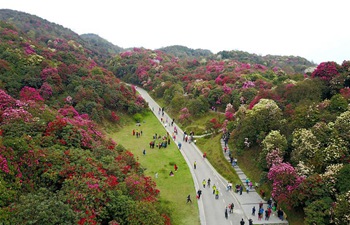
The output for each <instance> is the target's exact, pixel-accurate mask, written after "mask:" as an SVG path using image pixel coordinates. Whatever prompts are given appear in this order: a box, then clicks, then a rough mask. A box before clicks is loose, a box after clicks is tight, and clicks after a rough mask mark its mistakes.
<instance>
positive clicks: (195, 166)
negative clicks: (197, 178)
mask: <svg viewBox="0 0 350 225" xmlns="http://www.w3.org/2000/svg"><path fill="white" fill-rule="evenodd" d="M193 168H194V169H197V162H196V161H194V163H193Z"/></svg>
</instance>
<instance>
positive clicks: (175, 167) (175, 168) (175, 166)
mask: <svg viewBox="0 0 350 225" xmlns="http://www.w3.org/2000/svg"><path fill="white" fill-rule="evenodd" d="M177 168H178V167H177V165H176V164H175V165H174V170H175V172H177Z"/></svg>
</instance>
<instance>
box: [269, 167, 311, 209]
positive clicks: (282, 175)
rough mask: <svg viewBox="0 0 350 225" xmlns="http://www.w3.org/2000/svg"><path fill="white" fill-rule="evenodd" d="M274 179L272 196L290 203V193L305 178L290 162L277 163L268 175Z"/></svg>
mask: <svg viewBox="0 0 350 225" xmlns="http://www.w3.org/2000/svg"><path fill="white" fill-rule="evenodd" d="M267 177H268V179H269V180H271V181H272V193H271V194H272V197H273V198H274V199H275V200H276V201H277V202H279V203H287V205H289V204H288V203H289V201H290V195H291V194H292V192H293V190H295V189H296V188H297V187H298V186H299V185H300V183H301V182H302V181H303V180H304V178H303V177H300V176H299V175H298V174H297V172H296V170H295V169H294V167H293V166H292V165H290V164H289V163H280V164H275V165H273V166H272V167H271V168H270V171H269V173H268V175H267Z"/></svg>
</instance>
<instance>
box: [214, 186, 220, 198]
mask: <svg viewBox="0 0 350 225" xmlns="http://www.w3.org/2000/svg"><path fill="white" fill-rule="evenodd" d="M215 199H219V189H217V188H216V189H215Z"/></svg>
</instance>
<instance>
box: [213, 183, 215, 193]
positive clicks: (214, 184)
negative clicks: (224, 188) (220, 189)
mask: <svg viewBox="0 0 350 225" xmlns="http://www.w3.org/2000/svg"><path fill="white" fill-rule="evenodd" d="M215 191H216V186H215V184H214V185H213V194H215Z"/></svg>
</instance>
